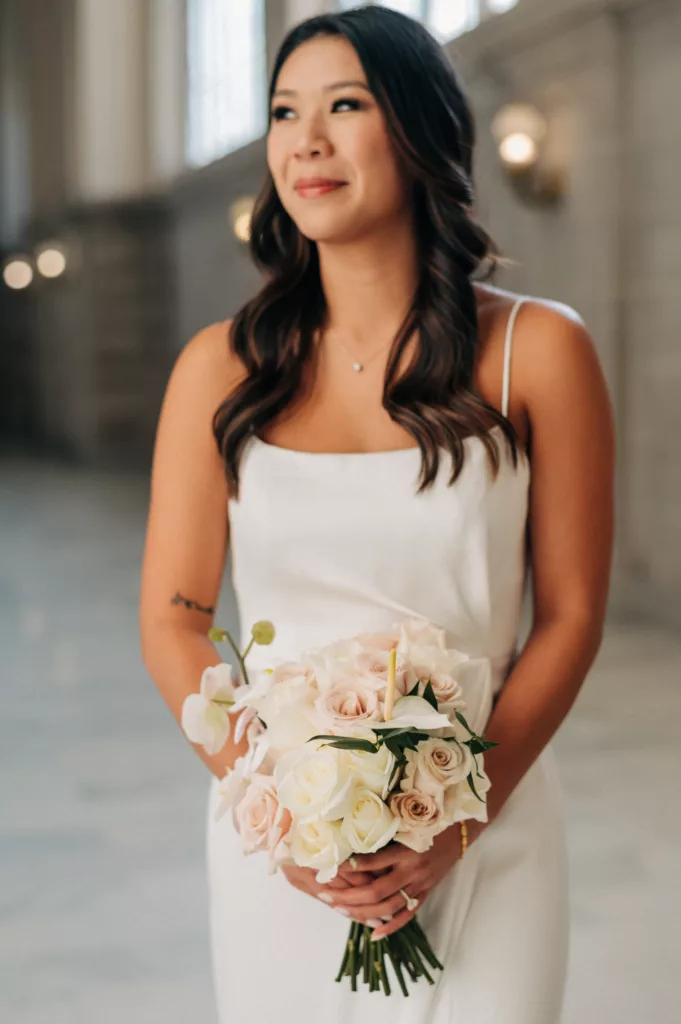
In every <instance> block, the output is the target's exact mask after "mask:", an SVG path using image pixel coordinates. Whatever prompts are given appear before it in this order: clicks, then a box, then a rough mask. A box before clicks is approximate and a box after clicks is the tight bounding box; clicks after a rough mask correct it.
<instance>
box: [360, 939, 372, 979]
mask: <svg viewBox="0 0 681 1024" xmlns="http://www.w3.org/2000/svg"><path fill="white" fill-rule="evenodd" d="M370 931H371V929H370V928H369V927H368V926H367V925H365V926H364V927H363V929H362V942H363V943H364V944H363V946H362V966H363V968H364V974H363V976H362V980H363V982H364V984H365V985H368V984H369V979H370V977H371V950H370V949H369V945H370V942H369V935H368V933H369V932H370Z"/></svg>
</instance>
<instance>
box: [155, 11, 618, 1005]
mask: <svg viewBox="0 0 681 1024" xmlns="http://www.w3.org/2000/svg"><path fill="white" fill-rule="evenodd" d="M270 103H271V112H270V122H269V130H268V136H267V158H268V167H269V176H268V178H267V182H266V184H265V187H264V189H263V191H262V193H261V196H260V198H259V201H258V203H257V205H256V210H255V214H254V220H253V240H252V253H253V256H254V258H255V260H256V261H257V263H258V265H259V266H261V267H262V268H264V270H265V271H266V272H267V276H268V280H267V283H266V284H265V286H264V288H263V289H262V291H261V292H260V294H259V295H258V296H257V297H256V298H254V299H253V300H252V301H250V302H248V303H247V304H246V305H245V306H244V307H243V308H242V309H241V310H240V312H239V313H238V314H237V316H236V317H235V318H234V320H233V321H232V322H231V323H229V324H227V325H225V324H215V325H213V326H211V327H208V328H207V329H205V330H204V331H202V332H201V333H200V334H198V335H197V336H196V337H195V338H193V339H192V340H191V341H190V343H189V344H188V345H187V346H186V348H185V349H184V351H183V352H182V353H181V355H180V357H179V358H178V360H177V362H176V365H175V367H174V369H173V372H172V374H171V377H170V381H169V383H168V388H167V391H166V396H165V399H164V403H163V409H162V412H161V417H160V420H159V426H158V435H157V442H156V450H155V455H154V466H153V473H152V500H151V507H150V514H149V524H148V533H147V542H146V551H145V561H144V570H143V581H142V582H143V585H142V601H141V623H142V638H143V650H144V656H145V661H146V664H147V666H148V668H149V670H150V673H151V674H152V676H153V678H154V680H155V682H156V683H157V685H158V687H159V689H160V690H161V692H162V694H163V696H164V698H165V700H166V701H167V703H168V705H169V707H170V709H171V710H172V712H173V714H174V715H175V717H176V719H177V720H178V722H179V721H180V717H181V708H182V703H183V701H184V699H185V697H186V696H187V695H188V694H189V693H190V692H192V691H195V690H196V689H197V688H198V680H199V678H200V676H201V673H202V671H203V669H204V668H205V667H206V666H207V665H212V664H217V663H218V662H219V661H221V660H222V657H221V655H220V654H218V652H217V651H216V649H215V648H214V647H213V646H212V644H211V643H210V642H209V641H208V639H207V637H206V633H207V630H208V628H209V626H210V625H211V624H212V622H213V608H214V605H215V602H216V599H217V597H218V593H219V588H220V582H221V576H222V573H223V567H224V563H225V556H226V551H227V545H228V530H229V546H230V548H231V550H232V553H233V582H234V587H235V592H236V596H237V600H238V606H239V613H240V619H241V623H242V629H243V633H244V636H245V635H246V634H247V632H248V630H249V629H250V625H251V624H252V623H253V622H254V621H256V620H258V619H262V618H268V619H271V620H272V621H273V622H274V623H275V625H276V627H277V638H276V640H275V644H274V647H273V648H268V649H258V648H256V649H255V651H254V658H253V664H254V665H258V664H263V665H264V664H266V663H270V662H271V660H272V658H273V657H281V658H287V657H296V656H297V655H298V654H299V653H300V651H301V650H302V649H304V648H306V647H309V646H312V645H316V644H323V643H326V642H328V641H331V640H333V639H335V638H338V637H340V636H347V635H351V634H353V633H357V632H361V631H369V630H381V629H386V628H391V627H392V626H393V624H394V623H395V622H396V621H399V620H400V619H402V618H405V617H408V616H417V617H425V618H426V619H428V620H430V621H431V622H434V623H436V624H438V625H440V626H441V627H443V628H445V629H446V630H447V635H448V638H449V640H451V646H454V647H456V648H459V649H462V650H464V651H467V652H468V653H471V654H474V655H476V656H484V657H488V658H489V659H490V664H491V666H492V671H493V673H494V675H493V679H494V691H495V694H496V698H495V703H494V708H493V711H492V714H491V717H490V719H489V722H488V725H487V729H486V733H485V735H486V738H488V739H490V740H493V741H495V742H496V743H497V744H498V746H497V747H495V748H494V749H493V750H491V751H490V752H489V753H488V754H487V755H486V761H485V766H486V769H487V772H488V774H489V777H490V779H491V781H492V788H491V790H490V792H489V798H488V815H489V821H488V822H487V823H486V824H482V823H478V822H471V823H470V825H469V832H468V849H467V852H466V854H465V857H464V858H463V859H462V858H461V852H462V842H461V835H460V828H459V826H458V825H454V826H452V827H450V828H448V829H447V830H446V831H444V832H442V833H441V834H440V835H439V836H438V837H437V839H436V841H435V843H434V845H433V847H432V848H431V849H430V850H428V851H427V852H425V853H415V852H413V851H412V850H410V849H408V848H406V847H404V846H400V845H398V844H391V846H390V847H389V848H386V850H385V851H383V852H379V853H377V854H374V855H371V856H364V857H358V858H357V863H356V864H354V865H353V868H356V870H353V868H351V867H350V865H349V864H348V863H346V864H345V865H344V867H343V869H342V871H341V875H340V877H338V878H337V879H335V880H334V881H333V882H331V883H329V884H328V885H320V884H318V883H317V882H316V881H315V871H314V870H312V869H307V868H298V867H292V866H287V867H285V868H284V869H283V870H282V871H281V872H279V873H277V874H275V875H271V876H269V875H268V874H267V872H266V870H265V867H264V865H263V863H262V862H261V861H260V859H259V858H258V857H251V858H245V857H243V856H242V854H241V851H240V842H239V839H238V836H237V835H236V833H235V831H234V830H233V829H232V828H231V826H229V825H227V824H226V823H225V822H224V821H223V822H221V823H219V824H218V825H216V824H215V823H214V821H213V814H214V811H215V808H216V806H217V802H218V800H219V793H218V789H217V785H218V779H220V778H222V776H223V775H224V773H225V770H226V768H227V767H228V766H229V765H231V764H233V763H234V760H235V759H236V757H237V756H239V755H240V754H242V753H244V752H245V741H244V740H242V741H241V743H240V744H238V745H234V743H233V739H230V741H229V742H228V745H227V746H226V747H225V748H224V750H223V751H222V752H221V753H220V754H218V755H216V756H214V757H211V756H208V755H207V754H206V753H205V751H204V750H203V748H200V747H196V750H197V753H198V754H199V756H201V757H202V759H203V760H204V762H205V763H206V765H207V766H208V767H209V769H210V770H211V771H212V772H213V773H214V777H213V779H212V783H211V791H210V800H209V808H208V811H209V814H208V862H209V876H210V910H211V929H212V932H211V934H212V951H213V964H214V972H215V981H216V990H217V998H218V1003H219V1013H220V1020H221V1021H223V1022H225V1024H226V1022H230V1024H232V1022H234V1024H248V1022H256V1021H257V1022H260V1021H266V1020H272V1021H278V1022H283V1021H296V1024H301V1022H310V1024H311V1022H313V1021H314V1022H319V1024H332V1022H333V1024H336V1022H337V1024H340V1022H341V1021H342V1022H343V1024H368V1022H369V1021H371V1022H372V1024H376V1022H384V1021H385V1022H388V1021H389V1022H390V1024H396V1022H401V1024H426V1022H428V1024H453V1022H456V1024H458V1022H464V1021H465V1022H466V1024H492V1022H493V1024H557V1022H558V1021H559V1019H560V1008H561V1003H562V997H563V989H564V981H565V973H566V962H567V946H568V916H567V882H566V851H565V835H564V821H563V807H562V797H561V791H560V787H559V783H558V781H557V778H556V769H555V764H554V755H553V748H552V746H551V744H550V741H551V739H552V737H553V735H554V733H555V732H556V730H557V728H558V727H559V725H560V724H561V722H562V721H563V719H564V717H565V715H566V714H567V712H568V711H569V709H570V707H571V706H572V704H573V702H574V700H575V697H576V696H577V693H578V691H579V689H580V686H581V684H582V682H583V680H584V678H585V675H586V673H587V671H588V669H589V667H590V665H591V664H592V661H593V659H594V657H595V655H596V652H597V650H598V648H599V645H600V642H601V634H602V628H603V620H604V615H605V608H606V600H607V591H608V580H609V571H610V560H611V547H612V529H613V528H612V518H613V513H612V506H613V447H614V443H613V426H612V417H611V409H610V405H609V401H608V396H607V391H606V386H605V383H604V380H603V375H602V372H601V369H600V366H599V363H598V360H597V357H596V354H595V352H594V348H593V344H592V342H591V339H590V337H589V334H588V333H587V331H586V329H585V327H584V325H583V323H582V322H581V320H580V319H579V317H578V316H577V315H576V314H575V313H574V312H572V311H571V310H570V309H568V308H567V307H565V306H562V305H558V304H555V303H551V302H547V301H540V300H536V299H531V298H523V297H522V296H515V295H512V294H510V293H509V292H507V291H504V290H502V289H500V288H497V287H494V286H492V285H490V284H484V283H482V282H481V280H480V277H481V276H482V273H481V272H482V271H483V270H484V269H486V268H487V269H489V267H490V266H491V267H493V266H494V262H495V260H494V250H493V246H492V243H491V241H490V239H489V238H488V236H487V235H486V234H485V232H484V231H483V230H482V229H481V228H480V227H479V226H478V225H476V223H475V222H474V220H473V217H472V204H473V189H472V183H471V174H472V152H473V145H474V132H473V124H472V119H471V114H470V111H469V108H468V105H467V102H466V99H465V97H464V95H463V93H462V90H461V86H460V84H459V82H458V81H457V78H456V76H455V74H454V72H453V70H452V68H451V66H450V64H449V63H448V61H447V59H446V57H445V55H444V53H443V51H442V50H441V48H440V47H439V46H438V45H437V43H436V42H435V41H434V40H433V39H432V37H431V36H430V35H429V34H428V33H427V32H426V31H425V29H423V28H422V27H421V26H419V25H418V24H416V23H414V22H413V21H411V20H410V19H407V18H405V17H403V16H401V15H399V14H397V13H395V12H392V11H390V10H386V9H383V8H379V7H365V8H360V9H358V10H353V11H348V12H346V13H344V14H340V15H333V16H325V17H318V18H314V19H311V20H309V21H306V22H304V23H302V24H301V25H300V26H298V27H297V28H296V29H294V30H293V31H292V33H291V34H290V35H289V36H288V37H287V39H286V40H285V41H284V43H283V44H282V47H281V50H280V52H279V54H278V57H277V60H276V63H275V66H274V70H273V74H272V83H271V87H270ZM474 277H475V281H474V280H473V279H474ZM213 413H215V415H214V416H213ZM526 554H527V556H528V557H527V560H526ZM526 569H529V570H530V571H531V578H532V592H533V609H532V611H533V614H532V624H531V630H530V634H529V638H528V640H527V642H526V643H525V645H524V647H523V649H522V652H521V653H520V654H518V652H517V650H516V640H517V633H518V628H519V618H520V613H521V602H522V595H523V587H524V583H525V576H526ZM258 651H260V653H261V654H262V656H263V659H264V660H261V662H259V661H258V658H257V652H258ZM400 889H403V890H404V891H405V892H407V894H408V896H409V898H410V899H416V900H418V913H419V920H420V921H421V923H422V925H423V927H424V929H425V931H426V933H427V934H428V936H429V938H430V940H431V942H432V944H433V947H434V948H435V950H436V951H437V953H438V955H439V957H440V959H441V960H442V961H443V963H444V967H445V969H444V971H443V972H442V973H441V974H439V975H438V978H437V983H436V984H435V985H434V986H433V987H431V986H429V985H428V984H427V983H426V982H424V981H422V982H421V983H420V984H418V985H416V986H412V992H411V995H410V997H409V998H408V999H405V998H404V997H402V996H401V995H397V996H394V997H392V998H390V999H386V998H385V997H384V996H381V995H379V996H374V995H370V994H369V993H368V992H362V991H360V992H357V993H351V992H350V990H349V987H348V986H346V985H338V986H336V985H334V983H333V980H332V979H333V976H334V973H335V971H336V969H337V965H338V959H339V957H340V955H341V952H342V949H343V947H344V944H345V939H346V935H347V926H348V918H352V919H355V920H359V921H365V922H366V921H368V922H372V923H373V926H374V927H375V928H376V934H378V935H387V934H389V933H391V932H392V931H395V930H396V929H398V928H400V927H401V926H402V925H403V924H404V923H405V922H406V921H407V920H408V919H409V918H410V917H411V916H412V915H413V913H414V911H413V910H409V909H407V907H406V905H405V899H404V895H403V894H402V893H400Z"/></svg>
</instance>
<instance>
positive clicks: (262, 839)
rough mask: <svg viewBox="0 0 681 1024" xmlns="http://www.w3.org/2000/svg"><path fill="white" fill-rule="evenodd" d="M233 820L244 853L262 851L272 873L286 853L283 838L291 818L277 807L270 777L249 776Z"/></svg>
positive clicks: (287, 812) (276, 799)
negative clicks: (264, 851) (265, 855)
mask: <svg viewBox="0 0 681 1024" xmlns="http://www.w3.org/2000/svg"><path fill="white" fill-rule="evenodd" d="M234 816H235V824H236V827H237V831H238V832H239V835H240V836H241V840H242V842H243V851H244V853H256V852H257V851H258V850H266V851H267V852H268V854H269V861H270V870H271V871H273V870H275V869H276V867H277V866H278V864H279V863H280V862H281V861H282V860H283V859H286V856H287V853H288V851H287V849H286V835H287V833H288V831H289V829H290V827H291V815H290V813H289V811H287V810H286V808H285V807H281V806H280V804H279V798H278V796H277V787H276V785H275V782H274V777H273V776H271V775H259V774H255V775H253V776H252V777H251V781H250V785H249V787H248V789H247V790H246V792H245V794H244V796H243V797H242V798H241V800H240V801H239V803H238V804H237V806H236V808H235V815H234Z"/></svg>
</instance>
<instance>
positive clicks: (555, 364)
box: [513, 297, 605, 406]
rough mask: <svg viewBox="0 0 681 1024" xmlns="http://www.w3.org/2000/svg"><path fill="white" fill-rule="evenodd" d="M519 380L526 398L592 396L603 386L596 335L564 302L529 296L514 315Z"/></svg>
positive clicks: (538, 399)
mask: <svg viewBox="0 0 681 1024" xmlns="http://www.w3.org/2000/svg"><path fill="white" fill-rule="evenodd" d="M513 360H514V373H515V381H516V386H517V387H519V388H520V389H521V390H522V392H523V395H524V396H525V398H526V400H527V404H528V406H529V405H531V404H532V402H533V400H534V401H535V402H536V401H540V402H541V401H542V400H543V399H544V400H549V401H552V400H554V399H555V400H559V399H560V395H559V392H560V393H561V394H562V395H565V396H568V397H571V398H573V399H578V398H579V397H581V396H583V397H584V398H588V396H589V394H591V393H592V392H593V391H594V389H595V390H598V391H601V392H602V391H603V390H604V387H605V385H604V379H603V370H602V367H601V364H600V359H599V356H598V351H597V347H596V344H595V342H594V339H593V337H592V335H591V333H590V331H589V329H588V327H587V325H586V323H585V321H584V319H583V318H582V316H581V315H580V314H579V313H578V312H577V311H576V310H575V309H573V308H572V307H571V306H569V305H567V304H566V303H564V302H557V301H555V300H552V299H542V298H534V297H528V298H527V299H526V300H525V301H524V302H523V304H522V306H521V308H520V310H519V312H518V315H517V319H516V324H515V329H514V338H513Z"/></svg>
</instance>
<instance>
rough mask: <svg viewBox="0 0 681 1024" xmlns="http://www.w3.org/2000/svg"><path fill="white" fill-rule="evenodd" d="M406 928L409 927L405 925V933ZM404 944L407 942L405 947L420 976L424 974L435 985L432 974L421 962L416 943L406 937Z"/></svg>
mask: <svg viewBox="0 0 681 1024" xmlns="http://www.w3.org/2000/svg"><path fill="white" fill-rule="evenodd" d="M406 927H407V926H406V925H405V928H403V929H402V931H405V930H406ZM404 942H405V945H406V947H407V949H408V950H409V954H410V956H411V958H412V960H413V961H414V963H415V964H416V965H417V968H418V971H419V974H423V976H424V977H425V978H426V979H427V980H428V983H429V984H430V985H434V984H435V982H434V981H433V979H432V978H431V976H430V974H429V973H428V971H427V970H426V968H425V965H424V963H423V961H422V960H421V957H420V956H419V951H418V949H417V948H416V946H415V945H414V943H413V942H412V940H411V936H409V935H405V936H404Z"/></svg>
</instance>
